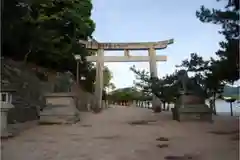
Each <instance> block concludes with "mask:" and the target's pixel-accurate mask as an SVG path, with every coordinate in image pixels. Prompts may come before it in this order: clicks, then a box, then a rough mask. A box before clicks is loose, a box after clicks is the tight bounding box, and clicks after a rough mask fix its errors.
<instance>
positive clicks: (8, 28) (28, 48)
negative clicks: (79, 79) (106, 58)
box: [2, 0, 95, 85]
mask: <svg viewBox="0 0 240 160" xmlns="http://www.w3.org/2000/svg"><path fill="white" fill-rule="evenodd" d="M91 10H92V3H91V0H41V1H40V0H30V1H23V0H11V1H6V0H5V1H4V3H3V12H2V13H3V15H2V33H3V36H2V40H3V42H2V44H3V45H2V47H3V48H2V51H3V52H2V54H3V56H8V57H11V58H12V59H18V60H24V61H31V62H34V63H36V64H38V65H41V66H44V67H48V68H52V69H55V70H57V71H66V70H69V71H71V72H72V73H75V70H76V60H75V59H74V55H75V54H78V55H80V56H81V59H82V61H81V63H80V73H78V74H81V75H85V77H86V76H87V75H88V72H89V70H90V69H91V65H90V64H89V63H88V62H86V61H85V57H86V56H87V55H90V52H88V51H87V50H86V49H85V48H84V47H83V46H81V45H79V44H78V40H80V39H81V40H87V39H88V38H91V35H92V33H93V31H94V29H95V24H94V22H93V21H92V20H91ZM91 85H92V84H91Z"/></svg>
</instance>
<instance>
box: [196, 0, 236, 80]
mask: <svg viewBox="0 0 240 160" xmlns="http://www.w3.org/2000/svg"><path fill="white" fill-rule="evenodd" d="M217 1H220V0H217ZM226 2H227V4H226V5H225V7H224V9H212V10H210V9H207V8H205V7H204V6H201V8H200V10H199V11H197V12H196V16H197V17H198V18H199V20H200V21H202V22H204V23H213V24H217V25H221V26H222V30H221V31H220V33H221V34H222V35H224V37H225V39H226V40H225V41H223V42H220V50H219V51H217V52H216V55H217V56H218V57H219V58H220V60H218V62H217V65H220V66H219V68H221V73H222V75H223V76H221V80H224V81H226V82H230V83H232V84H233V83H234V81H236V80H238V79H239V38H240V37H239V25H240V24H239V0H227V1H226Z"/></svg>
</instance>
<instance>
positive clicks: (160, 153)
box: [2, 107, 238, 160]
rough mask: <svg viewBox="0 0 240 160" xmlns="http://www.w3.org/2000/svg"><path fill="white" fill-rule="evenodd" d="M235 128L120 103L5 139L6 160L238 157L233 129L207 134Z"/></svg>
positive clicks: (212, 159) (222, 122) (223, 122)
mask: <svg viewBox="0 0 240 160" xmlns="http://www.w3.org/2000/svg"><path fill="white" fill-rule="evenodd" d="M139 120H147V121H148V123H147V122H144V121H143V122H139ZM142 123H143V124H142ZM144 123H145V124H144ZM137 124H138V125H137ZM229 124H231V125H229ZM237 127H238V126H237V121H236V120H234V119H229V118H227V117H222V118H218V119H217V120H216V121H215V123H214V124H210V123H205V122H181V123H178V122H175V121H172V120H171V116H170V115H169V114H166V113H160V114H153V113H152V112H151V110H148V109H143V108H134V107H132V108H120V107H117V108H111V109H108V110H105V111H103V112H102V113H100V114H95V115H94V114H91V113H85V114H84V115H83V120H82V121H81V122H80V123H78V124H74V125H71V126H59V125H51V126H39V127H35V128H33V129H30V130H27V131H26V132H24V133H22V134H21V135H20V136H18V137H15V138H13V139H10V140H6V141H3V142H2V160H164V159H167V158H174V157H170V156H184V155H185V159H186V158H187V157H188V158H190V157H192V159H193V160H200V159H203V160H227V159H229V160H237V159H238V157H237V153H238V142H237V141H236V140H235V141H234V140H231V137H232V136H233V135H232V134H231V133H229V134H228V135H226V134H225V135H216V134H213V133H209V131H213V130H220V129H221V130H223V128H224V130H227V131H232V130H234V129H236V128H237ZM156 139H158V140H156ZM175 158H176V157H175ZM185 159H184V158H182V159H179V160H185ZM169 160H170V159H169ZM172 160H177V159H172ZM186 160H187V159H186Z"/></svg>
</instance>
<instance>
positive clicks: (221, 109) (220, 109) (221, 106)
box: [206, 99, 240, 116]
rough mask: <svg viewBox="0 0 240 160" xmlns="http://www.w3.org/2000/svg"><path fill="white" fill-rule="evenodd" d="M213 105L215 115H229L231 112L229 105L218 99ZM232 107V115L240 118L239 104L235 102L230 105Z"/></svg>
mask: <svg viewBox="0 0 240 160" xmlns="http://www.w3.org/2000/svg"><path fill="white" fill-rule="evenodd" d="M215 103H216V111H217V113H219V114H225V115H226V114H229V115H230V112H231V109H230V103H228V102H226V101H224V100H220V99H218V100H216V102H215ZM206 104H209V103H208V101H206ZM232 106H233V115H235V116H240V102H239V101H235V102H233V103H232Z"/></svg>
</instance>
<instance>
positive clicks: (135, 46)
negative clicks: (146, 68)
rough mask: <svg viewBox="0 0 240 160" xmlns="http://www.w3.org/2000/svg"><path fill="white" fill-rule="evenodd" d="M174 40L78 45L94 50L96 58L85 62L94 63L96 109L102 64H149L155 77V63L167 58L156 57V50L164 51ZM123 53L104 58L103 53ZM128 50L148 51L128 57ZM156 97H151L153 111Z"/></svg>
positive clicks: (84, 43) (90, 57) (90, 58)
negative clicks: (144, 53)
mask: <svg viewBox="0 0 240 160" xmlns="http://www.w3.org/2000/svg"><path fill="white" fill-rule="evenodd" d="M173 42H174V40H173V39H169V40H165V41H159V42H134V43H99V42H97V41H96V40H93V41H90V42H89V41H82V40H80V41H79V43H81V44H83V45H85V47H86V48H87V49H91V50H96V51H97V56H87V61H89V62H96V63H97V64H96V84H95V96H96V98H97V104H96V105H97V107H99V108H101V107H102V90H103V67H104V62H149V64H150V73H151V74H152V75H153V76H155V77H157V76H158V75H157V61H167V56H157V55H156V50H158V49H165V48H167V46H168V45H169V44H173ZM119 50H121V51H124V56H104V51H119ZM130 50H148V53H149V54H148V56H130V54H129V51H130ZM158 103H159V102H158V100H157V97H155V96H153V99H152V106H153V109H154V108H156V107H157V106H158Z"/></svg>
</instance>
